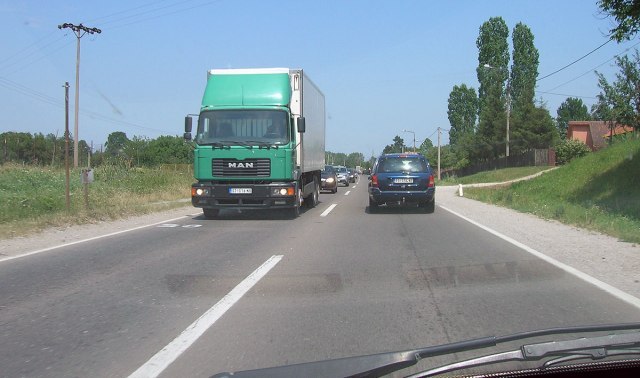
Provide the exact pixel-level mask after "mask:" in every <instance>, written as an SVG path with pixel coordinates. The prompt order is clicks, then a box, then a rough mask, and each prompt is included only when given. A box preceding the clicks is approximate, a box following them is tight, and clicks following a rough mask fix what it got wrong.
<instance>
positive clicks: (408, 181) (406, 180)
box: [393, 178, 413, 184]
mask: <svg viewBox="0 0 640 378" xmlns="http://www.w3.org/2000/svg"><path fill="white" fill-rule="evenodd" d="M393 183H394V184H413V179H412V178H395V179H393Z"/></svg>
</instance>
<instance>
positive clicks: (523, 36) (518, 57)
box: [507, 22, 540, 115]
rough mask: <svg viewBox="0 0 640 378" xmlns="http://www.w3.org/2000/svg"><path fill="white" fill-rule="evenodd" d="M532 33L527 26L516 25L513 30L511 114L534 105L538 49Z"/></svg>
mask: <svg viewBox="0 0 640 378" xmlns="http://www.w3.org/2000/svg"><path fill="white" fill-rule="evenodd" d="M533 40H534V37H533V33H532V32H531V30H530V29H529V27H528V26H526V25H524V24H523V23H521V22H520V23H518V24H517V25H516V27H515V28H513V64H512V66H511V80H510V91H509V92H510V93H509V94H507V96H510V97H511V109H512V110H511V113H512V114H513V115H517V114H518V112H519V111H520V110H521V109H524V108H527V107H529V106H530V105H534V97H535V87H536V79H537V78H538V62H539V56H540V54H539V53H538V49H536V47H535V45H534V44H533Z"/></svg>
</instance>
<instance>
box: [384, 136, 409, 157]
mask: <svg viewBox="0 0 640 378" xmlns="http://www.w3.org/2000/svg"><path fill="white" fill-rule="evenodd" d="M405 148H406V146H405V144H404V140H403V139H402V138H400V136H398V135H396V136H395V138H393V144H388V145H386V146H385V147H384V150H382V153H383V154H391V153H399V152H403V151H404V149H405Z"/></svg>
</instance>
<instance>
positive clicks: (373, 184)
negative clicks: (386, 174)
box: [371, 175, 378, 186]
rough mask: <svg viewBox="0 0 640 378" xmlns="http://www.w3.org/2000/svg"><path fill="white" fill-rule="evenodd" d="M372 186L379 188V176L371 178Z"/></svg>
mask: <svg viewBox="0 0 640 378" xmlns="http://www.w3.org/2000/svg"><path fill="white" fill-rule="evenodd" d="M371 186H378V175H373V176H371Z"/></svg>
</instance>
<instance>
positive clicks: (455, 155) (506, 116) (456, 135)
mask: <svg viewBox="0 0 640 378" xmlns="http://www.w3.org/2000/svg"><path fill="white" fill-rule="evenodd" d="M599 5H600V7H601V9H602V10H603V12H604V13H605V14H607V15H611V16H613V17H615V18H616V20H618V21H619V22H620V24H619V26H618V27H616V28H614V29H612V30H611V31H610V33H611V38H614V39H616V40H617V41H621V40H623V39H630V38H631V37H633V35H635V33H637V31H638V30H640V20H638V18H637V17H635V16H634V15H633V14H629V13H625V11H629V10H628V9H627V8H624V7H623V6H622V5H620V3H619V1H617V0H609V1H606V0H605V1H601V2H599ZM631 13H633V12H631ZM625 17H626V18H625ZM511 36H512V40H511V42H512V43H511V45H512V47H513V50H512V52H511V54H510V52H509V43H508V38H509V28H508V27H507V24H506V22H505V21H504V20H503V19H502V18H501V17H492V18H490V19H489V20H488V21H486V22H485V23H483V24H482V25H481V26H480V29H479V35H478V38H477V39H476V46H477V48H478V65H477V67H476V74H477V78H478V82H479V84H480V85H479V87H478V89H477V91H476V89H475V88H473V87H471V86H468V85H466V84H465V83H461V84H459V85H455V86H454V87H453V89H452V90H451V92H450V94H449V98H448V109H447V116H448V119H449V123H450V129H449V130H448V131H449V144H448V145H445V146H441V147H440V161H441V166H443V167H447V168H463V167H465V166H467V165H469V164H471V163H472V162H476V161H484V160H490V159H494V158H498V157H501V156H505V155H507V154H509V155H515V154H519V153H522V152H524V151H526V150H529V149H541V148H542V149H543V148H556V149H559V150H566V149H571V148H574V147H575V146H567V145H566V144H567V143H569V142H568V141H565V139H566V134H567V127H568V123H569V121H576V120H580V121H589V120H597V121H607V122H610V123H611V124H615V123H619V124H624V125H630V126H632V127H633V128H634V129H635V130H636V131H637V130H639V129H640V54H639V53H638V51H637V50H636V51H635V53H634V54H633V56H632V57H628V56H619V57H616V65H617V66H618V68H619V73H618V74H616V77H615V80H614V81H613V82H609V80H607V78H606V77H605V76H604V75H603V74H601V73H599V72H596V77H597V80H598V86H599V88H600V89H601V92H600V93H599V94H598V95H597V97H596V98H597V103H595V104H594V105H593V106H592V107H591V110H590V111H589V109H587V106H586V105H585V104H584V103H583V102H582V100H581V99H580V98H576V97H568V98H567V99H566V100H565V101H564V102H563V103H562V104H561V105H560V106H559V107H558V109H557V110H556V117H555V118H554V117H552V116H551V114H550V113H549V111H548V110H547V109H546V104H544V103H542V102H541V101H536V99H535V87H536V82H537V81H538V80H540V78H539V77H538V63H539V52H538V50H537V48H536V47H535V44H534V35H533V33H532V31H531V30H530V29H529V27H528V26H527V25H525V24H523V23H518V24H517V25H516V26H515V27H514V28H513V30H512V33H511ZM507 125H508V126H507ZM507 130H509V131H508V134H507ZM407 150H410V148H409V147H408V146H406V145H405V143H404V140H403V139H402V138H401V137H400V136H396V137H395V138H394V139H393V143H392V144H390V145H387V146H386V147H385V149H384V151H383V152H384V153H389V152H401V151H407ZM418 150H419V152H421V153H423V154H425V155H427V157H428V158H429V159H430V160H431V161H435V160H436V159H437V147H435V146H434V145H433V142H432V141H431V140H429V139H425V140H424V141H423V142H422V144H421V145H420V147H419V149H418Z"/></svg>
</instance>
